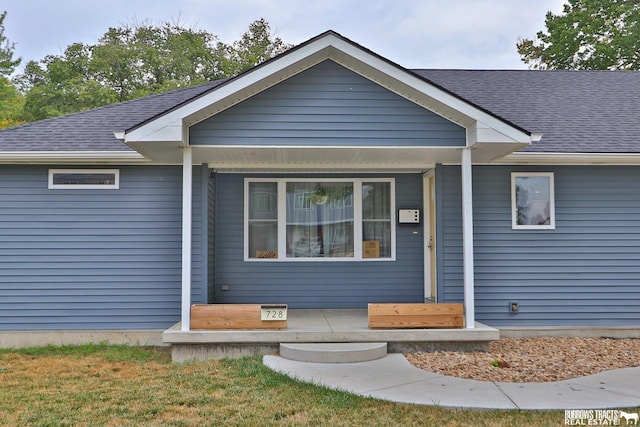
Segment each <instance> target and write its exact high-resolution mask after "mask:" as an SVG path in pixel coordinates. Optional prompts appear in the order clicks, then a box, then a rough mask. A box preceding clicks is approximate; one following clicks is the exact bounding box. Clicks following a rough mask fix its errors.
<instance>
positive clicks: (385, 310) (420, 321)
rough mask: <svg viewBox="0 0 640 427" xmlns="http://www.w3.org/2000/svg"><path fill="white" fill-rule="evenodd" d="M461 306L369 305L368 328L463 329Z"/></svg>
mask: <svg viewBox="0 0 640 427" xmlns="http://www.w3.org/2000/svg"><path fill="white" fill-rule="evenodd" d="M463 327H464V307H463V305H462V304H433V303H425V304H419V303H418V304H369V328H371V329H411V328H414V329H418V328H463Z"/></svg>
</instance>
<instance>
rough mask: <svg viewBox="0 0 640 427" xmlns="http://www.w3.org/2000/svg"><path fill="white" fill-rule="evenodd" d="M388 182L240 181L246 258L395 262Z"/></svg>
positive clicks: (355, 180)
mask: <svg viewBox="0 0 640 427" xmlns="http://www.w3.org/2000/svg"><path fill="white" fill-rule="evenodd" d="M393 183H394V181H393V179H367V180H363V179H247V180H245V259H246V260H272V261H273V260H280V261H282V260H289V261H299V260H334V261H337V260H392V259H394V257H395V246H394V245H395V228H394V227H393V224H394V221H395V218H394V212H395V206H394V194H393V192H394V186H393Z"/></svg>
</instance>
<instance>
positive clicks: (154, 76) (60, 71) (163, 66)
mask: <svg viewBox="0 0 640 427" xmlns="http://www.w3.org/2000/svg"><path fill="white" fill-rule="evenodd" d="M289 47H290V46H289V45H286V44H284V43H283V42H282V40H280V39H279V38H274V37H273V36H272V34H271V30H270V27H269V24H268V23H267V22H266V21H265V20H264V19H260V20H258V21H255V22H253V23H252V24H251V25H250V26H249V29H248V31H247V32H246V33H245V34H244V35H243V36H242V38H241V40H239V41H237V42H235V43H234V44H233V45H226V44H224V43H222V42H220V41H219V40H218V38H217V37H216V36H214V35H212V34H210V33H208V32H206V31H201V30H195V29H192V28H185V27H182V26H181V25H179V24H170V23H165V24H162V25H160V26H153V25H148V24H136V25H126V26H123V27H119V28H110V29H109V30H108V31H107V32H106V33H105V34H104V35H103V36H102V37H101V38H100V39H99V40H98V42H97V43H96V44H95V45H84V44H81V43H76V44H73V45H70V46H69V47H67V49H66V50H65V51H64V53H63V54H62V55H49V56H46V57H45V58H44V59H43V60H42V61H39V62H36V61H31V62H29V63H28V64H27V65H26V67H25V71H24V73H23V74H22V75H20V76H18V78H17V81H18V82H19V85H20V88H21V90H22V91H23V92H24V93H25V98H26V99H25V106H24V110H25V116H26V117H27V118H28V119H29V120H40V119H44V118H49V117H54V116H58V115H62V114H68V113H72V112H76V111H82V110H86V109H89V108H94V107H98V106H101V105H106V104H110V103H113V102H118V101H126V100H130V99H135V98H139V97H143V96H146V95H150V94H153V93H161V92H165V91H167V90H172V89H177V88H182V87H187V86H192V85H196V84H200V83H204V82H207V81H211V80H217V79H221V78H226V77H232V76H234V75H237V74H239V73H241V72H243V71H245V70H247V69H249V68H251V67H254V66H255V65H257V64H259V63H260V62H262V61H264V60H266V59H269V58H271V57H272V56H275V55H277V54H279V53H282V52H284V51H285V50H286V49H288V48H289Z"/></svg>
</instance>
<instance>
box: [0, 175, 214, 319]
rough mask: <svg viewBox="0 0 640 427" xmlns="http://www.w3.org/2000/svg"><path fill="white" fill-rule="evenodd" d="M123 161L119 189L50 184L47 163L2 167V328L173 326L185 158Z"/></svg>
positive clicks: (197, 241) (197, 291) (197, 292)
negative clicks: (179, 161)
mask: <svg viewBox="0 0 640 427" xmlns="http://www.w3.org/2000/svg"><path fill="white" fill-rule="evenodd" d="M119 169H120V189H118V190H66V189H65V190H49V189H47V171H48V168H47V167H39V166H38V167H36V166H28V167H22V166H3V167H2V168H0V330H47V329H146V328H165V327H168V326H170V325H172V324H173V323H175V322H177V321H178V320H179V317H180V294H181V261H180V260H181V255H180V254H181V249H180V245H181V215H182V211H181V206H182V204H181V203H182V202H181V199H182V197H181V192H182V183H181V181H182V178H181V173H182V171H181V168H180V167H131V166H126V167H120V168H119ZM195 181H196V185H195V186H194V218H193V220H194V224H193V226H194V236H193V241H194V250H193V251H194V259H195V261H194V268H193V276H194V293H193V298H194V300H195V301H200V300H201V298H202V294H203V292H202V285H201V283H200V276H199V274H202V270H201V269H202V263H201V260H200V259H199V258H198V254H201V253H202V250H201V249H200V248H201V245H202V236H201V234H202V226H201V223H200V221H201V220H202V210H201V209H200V207H201V202H200V200H199V199H200V197H197V195H198V194H199V192H198V191H199V190H198V189H199V188H200V185H199V184H198V180H195Z"/></svg>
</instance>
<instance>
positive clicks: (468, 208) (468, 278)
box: [462, 148, 475, 328]
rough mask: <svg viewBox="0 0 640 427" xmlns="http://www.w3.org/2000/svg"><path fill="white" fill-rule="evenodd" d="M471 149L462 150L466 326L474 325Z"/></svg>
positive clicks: (471, 326) (472, 326)
mask: <svg viewBox="0 0 640 427" xmlns="http://www.w3.org/2000/svg"><path fill="white" fill-rule="evenodd" d="M471 170H472V168H471V149H469V148H465V149H463V150H462V260H463V274H464V320H465V325H466V327H467V328H474V327H475V304H474V280H473V196H472V191H473V185H472V184H473V180H472V174H471Z"/></svg>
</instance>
